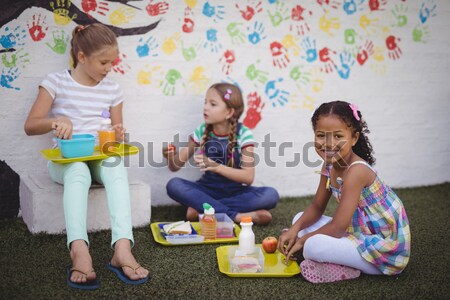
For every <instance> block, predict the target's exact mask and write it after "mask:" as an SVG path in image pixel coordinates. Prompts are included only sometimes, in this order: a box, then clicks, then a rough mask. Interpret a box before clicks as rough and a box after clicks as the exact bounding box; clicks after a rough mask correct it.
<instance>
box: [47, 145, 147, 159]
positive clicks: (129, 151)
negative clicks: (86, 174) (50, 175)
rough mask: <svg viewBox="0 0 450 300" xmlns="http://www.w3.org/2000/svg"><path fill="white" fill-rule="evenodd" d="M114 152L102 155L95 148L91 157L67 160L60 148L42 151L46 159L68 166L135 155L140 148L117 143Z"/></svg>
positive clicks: (97, 148)
mask: <svg viewBox="0 0 450 300" xmlns="http://www.w3.org/2000/svg"><path fill="white" fill-rule="evenodd" d="M110 149H113V151H111V152H108V153H107V154H103V153H100V150H99V147H98V146H95V149H94V153H93V154H92V155H90V156H82V157H74V158H65V157H63V156H62V155H61V152H60V150H59V149H58V148H55V149H44V150H41V154H42V156H44V157H45V158H46V159H48V160H51V161H52V162H55V163H60V164H67V163H71V162H76V161H88V160H98V159H105V158H108V157H110V156H126V155H133V154H136V153H138V152H139V148H138V147H136V146H131V145H129V144H122V143H116V146H115V147H111V148H110Z"/></svg>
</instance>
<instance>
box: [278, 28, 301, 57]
mask: <svg viewBox="0 0 450 300" xmlns="http://www.w3.org/2000/svg"><path fill="white" fill-rule="evenodd" d="M281 44H282V45H283V46H284V48H286V49H287V50H288V52H289V53H292V55H293V56H294V57H297V56H299V55H300V51H301V48H300V46H299V38H298V37H297V36H293V35H292V34H286V35H285V36H284V38H283V40H281Z"/></svg>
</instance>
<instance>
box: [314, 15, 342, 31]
mask: <svg viewBox="0 0 450 300" xmlns="http://www.w3.org/2000/svg"><path fill="white" fill-rule="evenodd" d="M328 13H329V12H328V11H326V12H325V13H324V14H323V15H322V16H321V17H320V19H319V28H320V30H322V31H323V32H326V33H327V34H328V35H329V36H333V33H332V32H331V31H332V30H338V29H339V28H340V27H341V25H340V23H339V18H337V17H334V18H329V17H328Z"/></svg>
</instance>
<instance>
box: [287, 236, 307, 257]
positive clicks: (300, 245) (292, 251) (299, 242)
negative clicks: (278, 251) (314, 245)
mask: <svg viewBox="0 0 450 300" xmlns="http://www.w3.org/2000/svg"><path fill="white" fill-rule="evenodd" d="M304 244H305V241H304V240H303V239H297V241H296V242H295V244H294V245H293V246H292V247H291V248H290V250H289V251H288V252H287V253H286V254H285V255H286V262H288V261H289V260H290V259H291V257H292V256H293V255H294V254H295V253H296V252H298V251H300V250H302V249H303V245H304Z"/></svg>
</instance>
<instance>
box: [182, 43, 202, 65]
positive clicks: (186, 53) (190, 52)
mask: <svg viewBox="0 0 450 300" xmlns="http://www.w3.org/2000/svg"><path fill="white" fill-rule="evenodd" d="M199 48H200V43H197V44H196V45H194V46H190V47H185V46H184V42H183V41H181V54H183V57H184V59H185V60H186V61H191V60H194V59H195V58H197V50H198V49H199Z"/></svg>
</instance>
